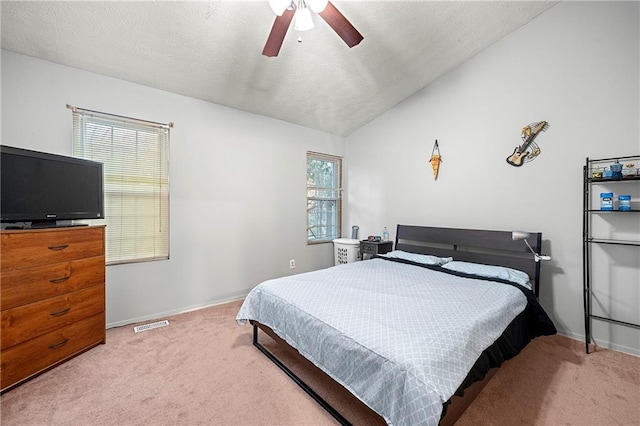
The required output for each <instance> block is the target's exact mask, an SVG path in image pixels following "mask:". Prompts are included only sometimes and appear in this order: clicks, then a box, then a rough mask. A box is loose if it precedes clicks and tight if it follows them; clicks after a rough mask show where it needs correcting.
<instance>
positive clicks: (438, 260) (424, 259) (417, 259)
mask: <svg viewBox="0 0 640 426" xmlns="http://www.w3.org/2000/svg"><path fill="white" fill-rule="evenodd" d="M380 256H382V257H386V258H389V259H402V260H408V261H410V262H414V263H421V264H424V265H438V266H439V265H444V264H445V263H447V262H451V261H452V260H453V257H436V256H431V255H429V254H418V253H409V252H407V251H402V250H394V251H390V252H389V253H387V254H381V255H380Z"/></svg>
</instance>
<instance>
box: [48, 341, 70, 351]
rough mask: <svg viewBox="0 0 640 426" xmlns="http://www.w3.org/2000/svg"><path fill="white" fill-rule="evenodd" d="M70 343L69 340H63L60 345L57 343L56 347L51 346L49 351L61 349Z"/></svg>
mask: <svg viewBox="0 0 640 426" xmlns="http://www.w3.org/2000/svg"><path fill="white" fill-rule="evenodd" d="M68 341H69V339H64V340H63V341H62V342H60V343H56V344H55V345H50V346H49V349H58V348H61V347H63V346H64V345H66V344H67V342H68Z"/></svg>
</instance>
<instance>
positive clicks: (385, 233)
mask: <svg viewBox="0 0 640 426" xmlns="http://www.w3.org/2000/svg"><path fill="white" fill-rule="evenodd" d="M382 241H389V231H387V227H386V226H385V227H384V229H383V230H382Z"/></svg>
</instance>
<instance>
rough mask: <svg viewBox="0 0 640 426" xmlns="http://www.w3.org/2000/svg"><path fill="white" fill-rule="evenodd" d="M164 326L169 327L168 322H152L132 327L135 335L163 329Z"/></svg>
mask: <svg viewBox="0 0 640 426" xmlns="http://www.w3.org/2000/svg"><path fill="white" fill-rule="evenodd" d="M165 325H169V321H167V320H164V321H158V322H152V323H149V324H145V325H137V326H135V327H133V331H135V332H136V333H139V332H141V331H147V330H151V329H152V328H158V327H164V326H165Z"/></svg>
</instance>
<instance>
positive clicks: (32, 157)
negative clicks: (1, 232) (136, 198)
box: [0, 145, 104, 226]
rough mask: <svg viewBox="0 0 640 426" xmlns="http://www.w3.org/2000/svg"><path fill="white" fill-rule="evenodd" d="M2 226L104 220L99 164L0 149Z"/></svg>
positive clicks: (21, 150)
mask: <svg viewBox="0 0 640 426" xmlns="http://www.w3.org/2000/svg"><path fill="white" fill-rule="evenodd" d="M0 155H1V157H0V179H1V180H0V221H2V222H32V225H33V226H49V225H55V224H56V221H62V220H74V219H102V218H103V216H104V195H103V191H104V190H103V176H102V163H98V162H95V161H89V160H83V159H79V158H74V157H66V156H62V155H55V154H48V153H44V152H37V151H31V150H27V149H22V148H14V147H9V146H4V145H3V146H0Z"/></svg>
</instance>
